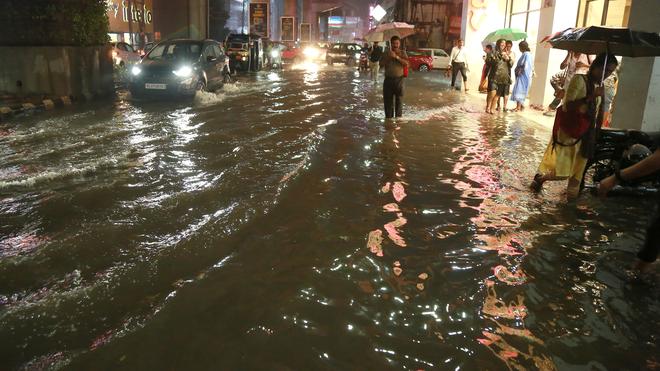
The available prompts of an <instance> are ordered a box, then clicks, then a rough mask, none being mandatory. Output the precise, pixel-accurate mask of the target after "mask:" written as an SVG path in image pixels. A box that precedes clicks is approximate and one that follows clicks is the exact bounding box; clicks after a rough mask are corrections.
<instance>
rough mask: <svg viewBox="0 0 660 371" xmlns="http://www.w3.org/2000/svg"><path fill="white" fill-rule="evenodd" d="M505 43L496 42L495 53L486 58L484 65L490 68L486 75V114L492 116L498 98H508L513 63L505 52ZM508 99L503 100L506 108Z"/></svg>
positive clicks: (503, 41)
mask: <svg viewBox="0 0 660 371" xmlns="http://www.w3.org/2000/svg"><path fill="white" fill-rule="evenodd" d="M505 47H506V41H505V40H504V39H499V40H497V43H496V44H495V51H494V52H492V53H490V54H489V55H488V56H487V57H486V63H488V65H489V66H490V73H489V75H488V101H487V104H486V113H490V114H493V113H494V112H493V108H494V106H495V104H496V103H497V99H498V97H508V96H509V87H510V86H511V72H510V70H511V67H512V66H513V61H512V60H511V58H509V55H508V54H507V53H506V52H505ZM507 100H508V98H505V99H504V106H505V107H506V103H507Z"/></svg>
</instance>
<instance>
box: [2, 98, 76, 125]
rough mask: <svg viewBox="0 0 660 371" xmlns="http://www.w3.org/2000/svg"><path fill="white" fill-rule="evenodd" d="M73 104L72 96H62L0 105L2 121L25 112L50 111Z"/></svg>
mask: <svg viewBox="0 0 660 371" xmlns="http://www.w3.org/2000/svg"><path fill="white" fill-rule="evenodd" d="M71 104H72V101H71V97H69V96H66V95H65V96H61V97H57V98H53V99H44V100H42V101H41V103H37V104H34V103H17V104H13V105H8V106H0V121H4V120H7V119H9V118H10V117H13V116H17V115H21V114H24V113H32V112H40V111H49V110H52V109H55V107H64V106H70V105H71Z"/></svg>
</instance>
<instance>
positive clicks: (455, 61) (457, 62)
mask: <svg viewBox="0 0 660 371" xmlns="http://www.w3.org/2000/svg"><path fill="white" fill-rule="evenodd" d="M448 67H449V68H450V69H451V88H452V89H454V88H455V85H456V76H457V75H458V73H459V72H460V73H461V77H463V89H465V92H467V91H468V87H467V71H468V69H469V68H468V64H467V56H466V55H465V50H464V49H463V40H461V39H458V40H457V41H456V46H455V47H453V48H452V50H451V56H450V57H449V66H448ZM459 90H460V88H459Z"/></svg>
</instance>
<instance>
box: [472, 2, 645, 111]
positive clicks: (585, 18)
mask: <svg viewBox="0 0 660 371" xmlns="http://www.w3.org/2000/svg"><path fill="white" fill-rule="evenodd" d="M635 1H640V0H465V3H464V5H465V4H466V6H464V12H463V27H462V29H463V34H464V35H463V38H464V39H465V45H466V47H467V48H468V52H469V53H468V55H469V62H470V66H471V70H472V71H481V68H480V67H481V66H482V65H483V59H482V56H483V55H484V52H483V45H482V43H481V42H482V40H483V39H484V38H485V37H486V35H488V34H489V33H490V32H492V31H495V30H497V29H500V28H504V27H511V28H517V29H520V30H523V31H525V32H526V33H527V35H528V37H527V42H528V43H529V45H530V47H531V49H532V54H533V55H534V73H535V76H534V79H533V81H532V85H531V88H530V92H529V100H530V103H531V104H533V105H539V106H544V105H547V104H548V103H549V102H550V101H551V100H552V98H553V90H552V88H551V87H550V85H549V83H548V80H549V79H550V77H551V76H552V75H553V74H555V73H557V72H559V65H560V64H561V61H562V60H563V59H564V57H565V56H566V52H565V51H562V50H555V49H551V48H550V47H549V45H544V44H539V43H540V41H541V40H542V39H543V38H544V37H546V36H548V35H552V34H554V33H555V32H558V31H563V30H565V29H567V28H570V27H586V26H593V25H597V26H601V25H604V26H614V27H627V25H628V19H629V17H630V9H631V6H632V3H633V2H635ZM641 1H644V0H641ZM514 51H515V52H516V54H517V55H519V54H520V53H519V52H518V50H517V47H516V48H515V49H514ZM473 66H475V67H473ZM471 82H472V83H473V84H475V88H476V84H478V82H479V78H478V77H477V76H474V77H473V78H472V79H471Z"/></svg>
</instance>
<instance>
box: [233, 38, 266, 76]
mask: <svg viewBox="0 0 660 371" xmlns="http://www.w3.org/2000/svg"><path fill="white" fill-rule="evenodd" d="M225 47H226V48H227V56H228V57H229V64H230V66H231V69H232V71H234V70H241V71H259V70H260V69H261V68H262V67H263V66H264V64H265V56H264V50H263V42H262V40H261V36H259V35H255V34H243V33H232V34H229V35H228V36H227V39H226V40H225Z"/></svg>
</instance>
